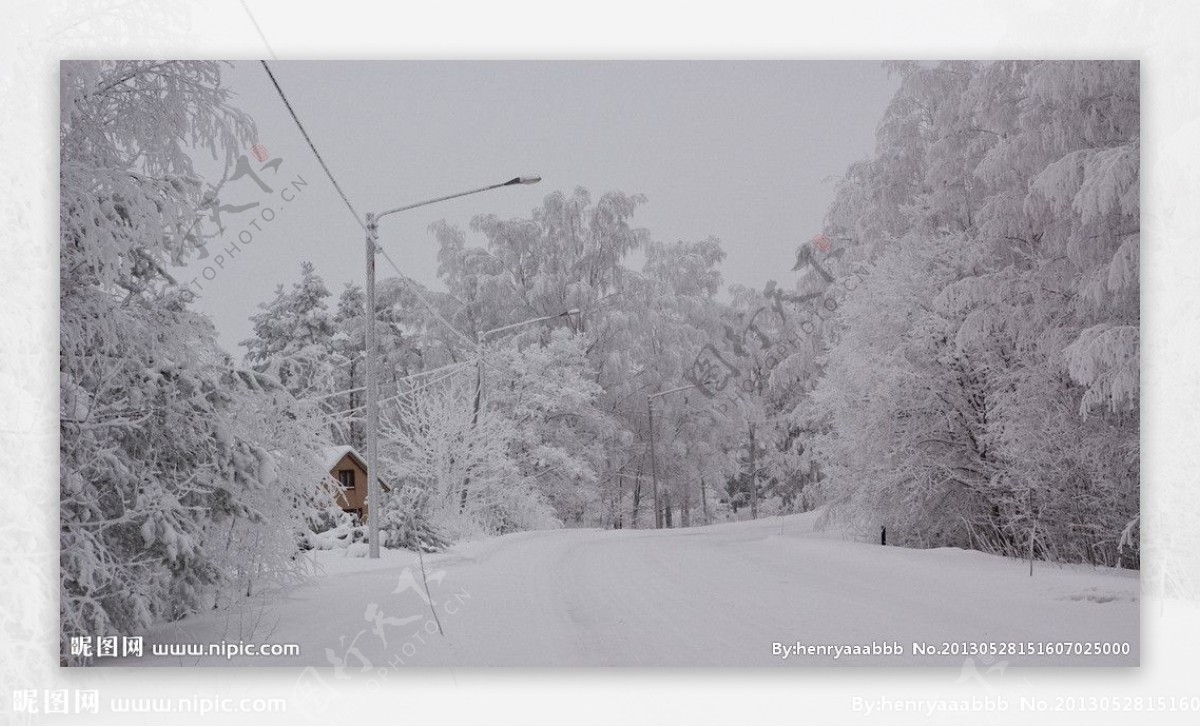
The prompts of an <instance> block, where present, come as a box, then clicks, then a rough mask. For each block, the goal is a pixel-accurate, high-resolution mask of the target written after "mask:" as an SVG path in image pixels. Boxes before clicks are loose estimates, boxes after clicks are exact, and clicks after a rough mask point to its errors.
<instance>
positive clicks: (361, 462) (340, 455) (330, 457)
mask: <svg viewBox="0 0 1200 727" xmlns="http://www.w3.org/2000/svg"><path fill="white" fill-rule="evenodd" d="M324 455H325V469H327V470H329V471H331V472H332V471H333V468H334V467H336V466H337V464H338V462H341V461H342V460H343V459H344V458H346V457H349V458H350V459H352V460H354V463H355V464H356V465H358V466H359V467H360V468H362V471H363V472H368V471H369V470H368V469H367V458H366V457H364V456H362V455H361V454H359V453H358V450H357V449H355V448H354V447H351V446H350V445H348V444H344V445H339V446H336V447H326V448H325V452H324ZM378 479H379V484H380V485H382V486H383V489H385V490H387V491H388V492H391V490H392V488H391V487H389V486H388V483H386V482H384V481H383V478H382V477H380V478H378Z"/></svg>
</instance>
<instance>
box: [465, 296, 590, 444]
mask: <svg viewBox="0 0 1200 727" xmlns="http://www.w3.org/2000/svg"><path fill="white" fill-rule="evenodd" d="M574 315H579V309H578V308H572V309H571V310H567V311H563V312H562V313H555V314H554V315H552V316H542V317H541V318H530V319H529V320H527V321H521V322H520V323H510V324H508V325H507V326H500V327H499V328H493V329H491V330H488V331H479V332H477V333H476V334H475V340H476V341H478V343H479V346H480V352H479V360H478V362H477V363H476V373H475V416H474V418H473V419H472V422H471V423H472V425H474V424H476V423H478V421H479V408H480V402H481V400H482V399H483V350H482V347H483V344H484V342H485V341H487V337H488V336H490V335H492V334H494V333H503V332H505V331H511V330H512V329H514V328H521V327H522V326H529V325H533V324H534V323H543V322H545V321H552V320H554V319H555V318H568V317H570V316H574Z"/></svg>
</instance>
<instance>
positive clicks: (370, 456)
mask: <svg viewBox="0 0 1200 727" xmlns="http://www.w3.org/2000/svg"><path fill="white" fill-rule="evenodd" d="M540 181H542V178H541V177H538V176H527V177H513V178H512V179H510V180H508V181H507V182H500V183H499V184H490V185H488V186H486V187H479V188H478V189H470V190H467V191H466V192H457V193H455V194H447V195H445V196H443V197H435V198H434V199H427V200H425V201H424V202H416V203H414V204H407V205H404V206H402V207H395V208H393V209H390V210H385V211H383V212H380V213H378V214H375V213H371V212H368V213H367V219H366V228H367V301H366V309H367V310H366V314H367V321H366V322H367V332H366V348H367V355H366V357H365V358H366V364H367V371H366V379H367V382H366V383H367V390H366V396H367V470H368V471H367V531H368V533H369V537H370V545H369V551H368V555H369V556H370V557H371V558H378V557H379V498H380V492H379V386H378V381H377V375H378V371H377V369H378V368H379V365H378V361H377V357H378V355H379V352H378V351H377V350H376V341H375V255H376V253H377V252H378V249H379V220H381V219H383V218H384V217H387V216H388V215H393V214H396V213H397V212H404V211H407V210H411V209H415V208H417V207H424V206H425V205H430V204H435V203H437V202H445V201H446V200H449V199H455V198H457V197H466V196H467V195H469V194H478V193H480V192H487V191H489V190H492V189H499V188H500V187H511V186H514V185H519V184H537V183H538V182H540Z"/></svg>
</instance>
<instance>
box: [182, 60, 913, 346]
mask: <svg viewBox="0 0 1200 727" xmlns="http://www.w3.org/2000/svg"><path fill="white" fill-rule="evenodd" d="M272 69H273V70H274V71H275V74H276V77H277V78H278V80H279V82H280V84H281V85H282V86H283V89H284V92H285V93H287V95H288V98H289V99H290V101H291V102H292V105H293V107H294V108H295V109H296V112H297V114H298V115H299V116H300V120H301V121H302V122H303V123H304V125H305V127H306V128H307V130H308V132H309V134H310V135H311V136H312V138H313V141H314V142H315V143H316V145H317V149H318V150H319V151H320V152H321V154H322V156H323V157H324V158H325V160H326V162H327V163H328V164H329V165H330V167H331V168H332V170H333V173H334V174H335V175H336V176H337V178H338V181H339V182H340V183H341V185H342V187H343V188H344V189H345V191H346V193H347V195H348V196H349V197H350V199H351V201H352V202H353V203H354V205H355V206H356V208H357V209H358V210H359V212H360V213H364V212H366V211H379V210H382V209H386V208H389V207H395V206H398V205H401V204H406V203H409V202H414V201H419V200H423V199H427V198H429V197H434V196H439V195H442V194H448V193H451V192H457V191H462V190H465V189H470V188H473V187H478V186H482V185H485V184H490V183H493V182H498V181H502V180H505V179H509V178H511V177H513V176H517V175H520V174H526V173H532V174H540V175H541V176H542V177H543V182H542V183H541V184H540V185H536V186H529V187H511V188H504V189H499V190H496V191H492V192H488V193H485V194H481V195H475V196H470V197H465V198H463V199H459V200H453V201H450V202H445V203H442V204H438V205H434V206H430V207H428V208H423V209H418V210H414V211H412V212H406V213H402V214H399V215H396V216H393V217H389V218H387V219H386V220H385V221H384V222H383V223H382V224H381V232H380V239H381V243H382V244H383V246H384V247H386V248H387V250H388V252H389V253H390V254H391V255H392V257H393V258H394V259H395V260H396V262H397V263H398V264H399V265H400V266H401V268H402V269H403V270H404V272H405V274H407V275H410V276H412V277H413V278H415V279H417V280H419V281H421V282H422V283H424V284H426V285H428V286H430V287H433V288H435V289H442V286H441V284H440V282H439V281H438V280H437V256H436V254H437V249H436V243H435V241H434V239H433V236H432V235H431V234H430V233H429V231H428V227H429V224H430V223H431V222H433V221H435V220H439V219H446V220H448V221H449V222H451V223H453V224H456V225H458V226H460V227H462V228H464V229H466V227H467V225H468V224H469V222H470V219H471V217H473V216H474V215H476V214H479V213H495V214H498V215H500V216H503V217H518V216H521V217H525V216H528V215H529V212H530V210H532V209H533V208H534V207H535V206H537V205H538V204H539V203H540V202H541V199H542V197H544V196H545V195H546V194H549V193H551V192H553V191H555V190H564V191H568V192H569V191H570V190H572V189H574V188H575V187H577V186H582V187H585V188H587V189H588V190H589V191H590V192H591V193H592V196H593V199H595V198H597V197H599V196H600V194H602V193H604V192H606V191H609V190H621V191H623V192H626V193H630V194H632V193H638V192H640V193H642V194H645V195H646V196H647V197H648V199H649V201H648V203H647V204H646V205H645V206H644V207H642V208H641V209H640V210H639V211H638V213H637V215H636V216H635V218H634V222H635V224H637V225H638V226H641V227H645V228H647V229H649V230H650V234H651V236H652V237H653V238H654V239H656V240H662V241H667V242H671V241H675V240H681V239H682V240H696V239H702V238H704V237H707V236H709V235H716V236H717V237H719V238H720V239H721V241H722V243H723V245H724V248H725V251H726V252H727V253H728V258H727V259H726V261H725V263H724V266H723V271H724V276H725V282H726V284H729V283H741V284H745V285H750V286H755V287H761V286H762V285H763V284H764V283H765V282H766V281H767V280H768V279H775V280H778V281H780V282H781V283H785V282H787V283H790V282H791V280H790V277H789V276H791V275H792V273H791V266H792V262H793V260H794V252H795V248H796V246H797V245H798V244H799V243H800V242H803V241H805V240H808V239H810V238H811V237H812V236H813V235H815V234H816V233H817V232H819V231H820V227H821V221H822V217H823V215H824V212H825V208H826V206H827V205H828V203H829V202H830V200H831V199H832V194H833V183H832V181H830V180H829V179H828V178H829V177H831V176H837V175H840V174H841V173H842V172H843V171H844V170H845V168H846V166H847V165H848V164H850V163H851V162H853V161H856V160H858V159H862V158H864V157H866V156H868V155H869V154H870V153H871V151H872V148H873V145H874V133H875V126H876V123H877V122H878V120H879V118H880V117H881V116H882V114H883V111H884V108H885V107H886V105H887V102H888V100H889V99H890V98H891V95H892V94H893V93H894V91H895V89H896V87H897V83H898V81H896V80H895V79H892V78H889V77H888V75H887V73H886V71H885V70H884V69H883V68H882V66H881V64H880V63H878V62H875V61H870V62H847V61H831V62H817V61H729V62H725V61H701V62H683V61H666V62H662V61H646V62H643V61H604V62H578V61H562V62H560V61H548V62H524V61H488V62H448V61H387V62H382V61H371V62H336V61H313V62H309V61H303V62H301V61H274V62H272ZM227 74H228V75H227V80H228V83H229V85H230V87H231V88H232V89H234V90H235V91H236V92H237V94H238V95H237V98H236V99H235V104H236V105H238V106H239V107H241V108H242V109H243V110H244V111H246V112H247V113H249V114H250V115H251V116H252V117H253V118H254V119H255V121H256V123H257V124H258V133H259V142H260V143H261V144H262V145H263V146H265V147H266V149H267V151H268V152H269V153H270V156H271V157H272V158H280V159H282V163H281V164H280V166H279V168H278V170H277V173H273V172H272V170H271V169H267V170H265V171H264V172H262V173H261V178H262V180H263V181H264V182H265V183H266V184H267V185H268V186H270V187H272V189H273V190H274V191H273V193H272V194H266V193H264V192H262V191H260V190H259V188H258V187H257V186H256V185H255V183H254V182H253V181H252V180H251V179H249V178H242V179H240V180H238V181H236V182H233V183H230V184H228V185H227V186H226V187H225V188H224V189H223V190H222V192H221V194H220V201H221V202H222V204H226V205H242V204H248V203H250V202H258V203H259V205H260V206H259V207H258V208H253V209H250V210H247V211H244V212H241V213H237V214H233V213H226V220H225V224H226V231H225V236H224V239H223V242H233V241H234V240H236V238H237V237H238V234H239V232H242V231H243V230H245V231H248V232H249V233H251V234H253V242H252V243H251V244H250V245H248V246H245V245H244V246H242V251H241V252H237V253H236V254H235V255H234V256H232V259H230V257H231V256H229V255H228V254H225V253H222V250H221V248H222V247H224V246H225V245H223V244H220V243H219V242H217V241H214V242H213V243H210V245H209V251H210V253H211V256H210V258H209V259H208V260H204V261H198V262H195V263H193V264H192V265H190V266H189V267H188V269H187V270H186V271H178V272H179V273H180V276H181V278H182V279H183V280H190V279H191V278H192V276H198V275H201V274H202V273H203V269H204V266H205V265H208V264H211V263H212V262H213V261H214V259H215V256H216V255H218V254H224V255H225V257H226V261H225V262H224V268H223V269H221V270H220V271H219V272H218V273H217V274H216V275H215V277H213V279H212V280H206V279H204V278H200V279H199V281H198V282H199V283H200V284H202V285H203V286H204V288H203V291H202V292H201V297H200V298H199V300H198V301H197V303H196V307H197V308H199V309H200V310H202V311H204V312H206V313H208V314H210V315H211V316H212V317H213V319H214V321H215V322H216V325H217V330H218V331H219V333H220V338H221V342H222V344H223V345H224V346H225V348H226V349H227V350H229V351H230V352H231V353H234V354H235V355H236V356H238V357H240V355H241V354H242V353H243V352H244V350H243V349H241V348H240V347H237V346H236V344H237V342H238V341H240V340H242V339H243V338H245V337H247V336H248V335H249V334H250V331H251V329H250V323H249V321H248V316H249V315H251V314H252V313H254V312H257V310H258V309H257V306H258V303H260V302H263V301H266V300H268V299H269V298H270V297H271V295H272V294H273V291H274V288H275V286H276V285H277V284H279V283H287V284H289V285H290V283H291V282H293V281H295V280H297V279H298V278H299V269H300V263H301V261H302V260H310V261H312V262H313V264H314V265H315V266H316V269H317V272H318V273H319V274H320V275H321V276H322V277H323V278H324V279H325V282H326V284H327V286H328V287H329V289H330V291H331V293H333V295H334V296H336V295H337V294H338V293H339V292H340V291H341V289H342V287H343V284H344V283H346V282H351V281H353V282H356V283H359V284H361V283H362V281H363V276H364V272H363V265H364V261H363V256H364V253H363V242H362V234H361V232H360V230H359V228H358V227H357V226H356V225H355V223H354V221H353V219H352V218H351V216H350V214H349V212H348V211H347V210H346V209H345V207H344V205H343V203H342V201H341V200H340V199H339V198H338V196H337V193H336V192H335V191H334V189H333V188H332V186H331V185H330V183H329V182H328V180H327V179H326V178H325V176H324V173H323V172H322V171H321V169H320V166H319V165H318V163H317V161H316V160H315V159H314V158H313V156H312V154H311V152H310V151H309V150H308V148H307V146H306V145H305V143H304V141H303V138H302V137H301V135H300V133H299V131H298V130H297V129H296V127H295V125H294V124H293V122H292V120H291V118H290V117H289V115H288V113H287V110H286V108H285V107H284V106H283V103H282V101H280V99H279V97H278V95H277V94H276V92H275V90H274V88H272V86H271V83H270V79H269V78H268V77H267V76H266V73H265V71H264V70H263V68H262V66H261V65H260V64H259V63H258V62H250V61H241V62H237V63H235V64H234V67H233V68H232V69H230V70H229V71H228V72H227ZM251 161H252V162H253V161H254V160H253V159H251ZM258 166H259V165H258V163H257V162H254V163H253V168H255V169H256V170H257V168H258ZM297 175H299V176H301V177H303V179H304V180H305V181H307V182H308V183H309V184H308V186H307V187H304V188H303V189H302V190H301V191H300V192H298V193H297V194H296V195H295V198H294V200H293V201H291V202H289V203H286V204H284V203H282V202H281V200H280V199H279V197H278V195H279V192H280V189H281V187H282V186H283V183H284V182H286V181H287V180H291V179H294V178H295V177H296V176H297ZM219 177H220V172H219V171H217V172H216V173H215V174H214V175H213V176H212V179H213V180H214V181H215V179H217V178H219ZM264 207H270V208H272V210H273V211H274V212H275V216H274V219H273V220H272V221H270V222H265V221H259V222H258V223H257V224H258V226H259V227H260V228H261V229H259V230H255V229H253V227H251V226H250V222H251V220H253V219H254V216H255V213H256V212H258V211H259V210H261V209H262V208H264ZM268 216H269V215H268ZM472 241H473V242H474V243H475V244H479V243H480V241H481V238H478V237H475V238H472ZM639 264H640V263H639ZM386 265H387V264H386V262H385V261H384V260H382V259H381V260H380V269H379V272H380V276H381V277H386V276H387V275H388V274H389V272H390V271H389V269H388V268H387V267H386ZM210 275H211V273H210Z"/></svg>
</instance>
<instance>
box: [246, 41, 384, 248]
mask: <svg viewBox="0 0 1200 727" xmlns="http://www.w3.org/2000/svg"><path fill="white" fill-rule="evenodd" d="M259 63H261V64H262V66H263V68H264V69H266V71H267V75H268V76H270V77H271V83H272V84H274V86H275V90H276V91H278V92H279V98H281V99H283V105H284V106H287V110H288V113H289V114H291V115H292V121H295V122H296V128H298V129H300V133H301V134H302V135H303V136H304V140H305V141H306V142H308V148H309V149H312V153H313V156H315V157H316V158H317V161H318V162H320V163H321V168H322V169H324V170H325V176H327V177H329V181H330V182H333V188H334V189H336V190H337V193H338V194H340V195H341V196H342V201H343V202H345V203H346V208H347V209H349V210H350V214H352V215H354V221H355V222H357V223H358V226H359V227H361V228H363V229H364V230H365V229H367V226H366V225H365V224H364V223H363V220H362V217H361V216H360V215H359V214H358V210H356V209H354V205H353V204H351V203H350V198H349V197H347V196H346V193H345V192H344V191H342V185H340V184H338V181H337V179H335V178H334V176H333V172H331V171H329V165H328V164H326V163H325V160H324V159H323V158H321V152H319V151H317V146H316V145H315V144H313V140H312V137H310V136H309V135H308V131H306V130H305V128H304V124H302V123H300V117H299V116H297V115H296V110H295V109H293V108H292V102H291V101H288V97H287V94H285V93H284V92H283V88H281V87H280V85H279V81H277V80H276V79H275V74H274V73H272V72H271V66H270V65H269V64H268V63H267V62H266V61H265V60H264V61H259Z"/></svg>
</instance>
